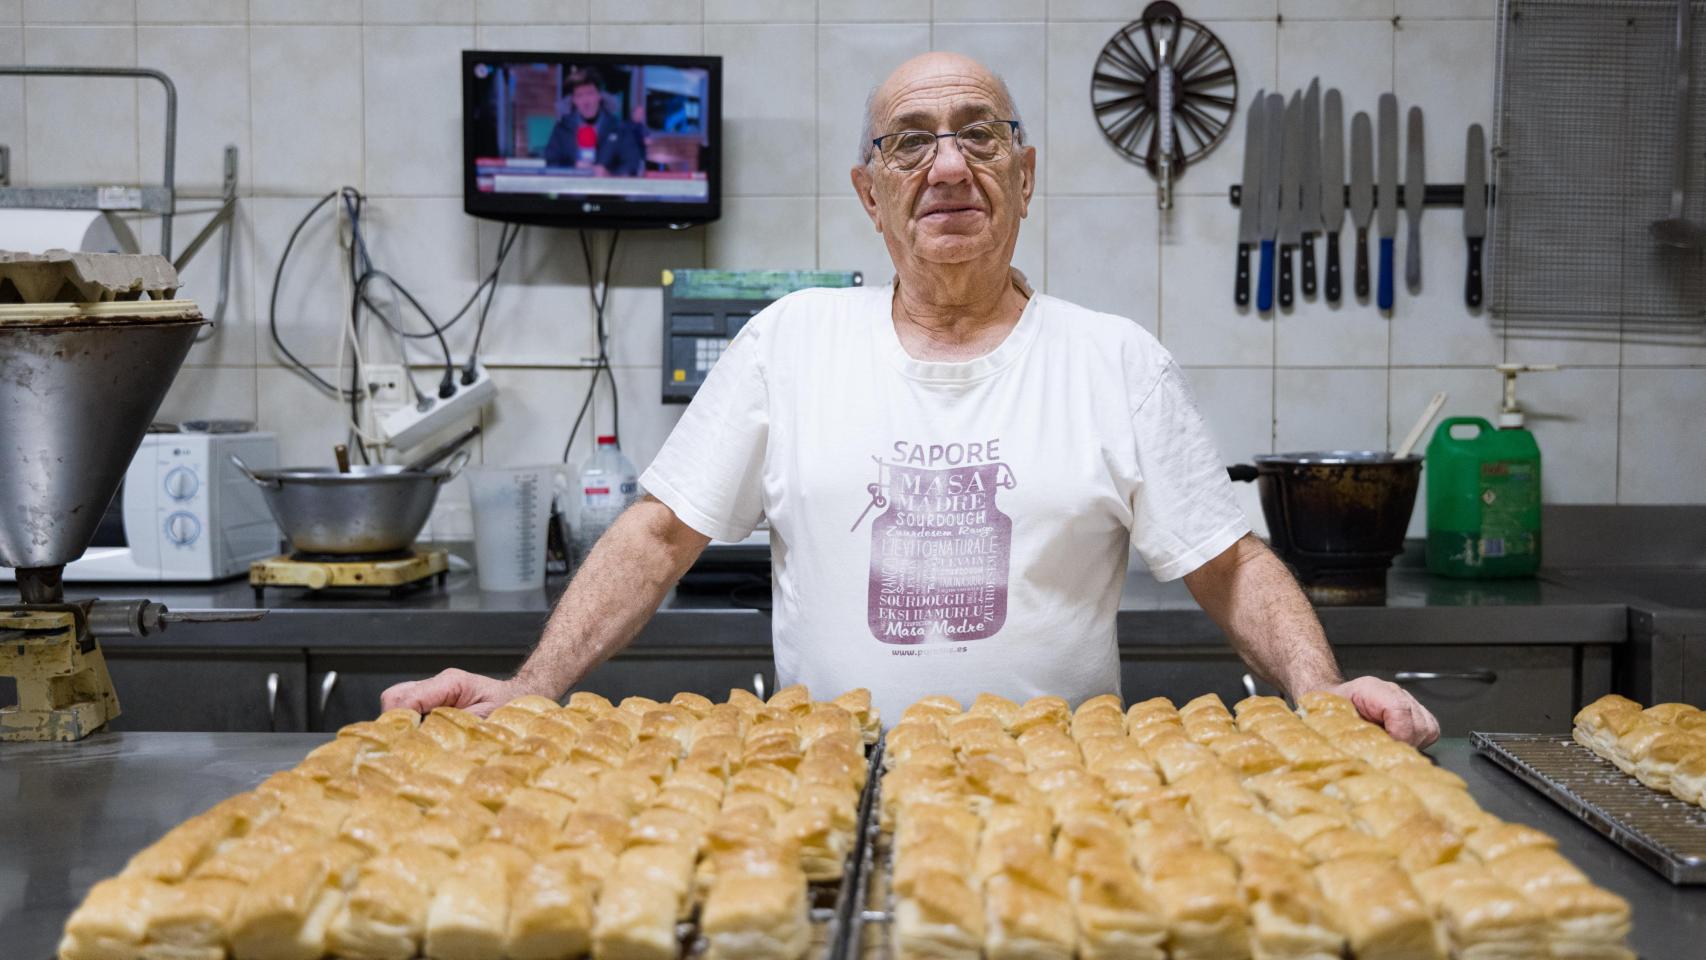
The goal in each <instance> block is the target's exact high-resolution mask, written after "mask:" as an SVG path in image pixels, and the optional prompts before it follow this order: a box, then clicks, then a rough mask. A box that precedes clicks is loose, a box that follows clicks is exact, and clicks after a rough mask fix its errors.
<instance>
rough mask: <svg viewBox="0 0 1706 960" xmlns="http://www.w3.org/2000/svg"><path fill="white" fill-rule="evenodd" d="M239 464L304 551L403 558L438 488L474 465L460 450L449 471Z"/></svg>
mask: <svg viewBox="0 0 1706 960" xmlns="http://www.w3.org/2000/svg"><path fill="white" fill-rule="evenodd" d="M231 461H232V463H234V464H236V465H237V468H238V469H239V470H241V471H243V473H244V474H245V475H247V476H248V478H249V479H250V480H253V481H254V482H255V485H256V486H258V487H260V488H261V492H262V494H263V495H264V496H265V498H266V502H267V509H269V510H271V511H272V515H273V519H275V520H277V521H278V525H279V529H281V530H283V531H284V535H285V537H287V538H289V540H290V545H291V547H292V548H293V549H294V550H295V551H296V552H297V553H299V554H335V555H339V556H345V555H367V554H386V553H395V552H397V551H399V550H407V549H409V548H410V547H411V546H413V545H414V542H415V537H416V536H417V535H419V534H420V532H421V527H424V526H426V522H427V516H428V515H429V514H431V513H432V505H433V502H434V501H436V500H437V499H438V488H439V487H440V486H441V485H443V484H445V483H448V482H449V481H451V480H453V479H455V478H456V475H457V474H458V473H460V472H461V471H462V467H463V465H464V464H466V463H467V462H468V452H467V451H466V450H464V451H461V452H459V453H458V454H457V455H456V456H455V457H453V458H451V460H450V463H449V465H448V466H446V467H442V468H433V469H430V470H412V469H410V468H408V467H400V466H374V467H351V468H350V472H349V473H339V472H338V469H337V468H336V467H281V468H279V469H275V470H251V469H250V468H249V466H248V465H247V464H245V463H243V461H242V460H241V459H240V458H238V457H237V456H235V455H233V456H232V457H231Z"/></svg>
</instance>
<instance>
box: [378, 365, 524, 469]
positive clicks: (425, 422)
mask: <svg viewBox="0 0 1706 960" xmlns="http://www.w3.org/2000/svg"><path fill="white" fill-rule="evenodd" d="M435 385H436V382H435ZM497 392H498V387H497V384H495V383H493V382H492V378H491V377H490V376H489V375H487V373H486V368H485V367H483V366H480V365H479V364H477V363H476V364H475V365H474V382H473V383H467V384H465V383H463V382H462V374H461V371H460V370H458V371H457V374H456V393H455V394H453V395H452V396H450V397H449V398H446V399H440V398H439V397H437V396H436V395H433V396H428V397H427V398H426V409H425V410H422V409H420V408H418V407H416V406H415V405H414V404H412V403H406V404H404V405H403V406H401V407H398V408H397V409H395V410H392V411H390V412H389V413H385V414H383V415H381V416H380V418H379V426H380V428H381V429H383V430H384V431H385V436H386V438H387V439H389V440H390V442H391V446H392V447H394V448H396V449H398V450H407V449H408V448H410V447H413V446H417V445H419V444H421V443H424V442H425V441H426V440H427V439H428V438H429V437H431V436H433V435H434V434H436V433H438V432H440V431H442V430H446V429H448V428H449V427H451V426H453V425H454V424H456V423H458V422H461V421H464V420H467V419H469V418H471V417H473V416H475V415H476V414H478V413H479V412H480V408H481V407H483V406H485V405H486V404H488V403H490V402H491V400H492V398H493V397H494V396H497Z"/></svg>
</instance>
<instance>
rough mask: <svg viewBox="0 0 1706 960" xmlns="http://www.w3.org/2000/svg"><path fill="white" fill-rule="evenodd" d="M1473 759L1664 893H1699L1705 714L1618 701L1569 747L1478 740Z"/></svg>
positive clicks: (1590, 714)
mask: <svg viewBox="0 0 1706 960" xmlns="http://www.w3.org/2000/svg"><path fill="white" fill-rule="evenodd" d="M1473 739H1474V743H1475V747H1476V749H1478V750H1480V751H1481V752H1482V753H1484V754H1486V755H1487V756H1488V757H1490V758H1491V759H1492V760H1493V761H1494V762H1496V763H1498V764H1499V765H1500V766H1503V767H1504V768H1505V769H1507V770H1510V771H1511V772H1513V773H1515V774H1516V775H1517V776H1518V777H1520V778H1521V779H1522V780H1524V781H1526V782H1527V783H1529V784H1530V785H1531V786H1533V787H1535V788H1536V789H1538V790H1539V791H1540V792H1541V793H1542V794H1544V795H1546V796H1547V797H1548V798H1550V799H1551V800H1552V801H1553V802H1555V803H1557V804H1558V805H1559V806H1561V807H1563V808H1564V809H1566V810H1568V811H1570V812H1571V813H1573V814H1575V815H1576V817H1578V818H1579V819H1581V820H1582V821H1583V822H1584V823H1586V824H1588V825H1589V826H1591V827H1593V828H1594V829H1596V830H1598V831H1599V832H1600V833H1603V834H1605V835H1606V836H1607V837H1608V838H1610V839H1611V840H1612V841H1613V842H1614V843H1616V844H1617V845H1618V846H1620V847H1622V848H1623V849H1625V850H1627V851H1629V852H1630V853H1631V854H1634V856H1635V857H1636V859H1638V860H1640V861H1641V862H1642V863H1645V864H1647V865H1648V866H1650V867H1652V868H1653V869H1654V870H1656V871H1658V872H1659V873H1660V874H1662V875H1663V876H1664V877H1665V878H1666V879H1668V880H1670V882H1671V883H1675V884H1698V883H1706V712H1702V711H1701V710H1700V709H1699V708H1698V707H1691V706H1689V705H1687V704H1684V703H1660V704H1655V705H1654V706H1651V707H1646V708H1642V706H1641V705H1640V704H1639V703H1636V702H1635V701H1633V700H1630V699H1627V698H1625V697H1620V696H1616V695H1611V696H1606V697H1601V698H1599V699H1598V700H1596V701H1594V702H1593V703H1590V704H1588V705H1587V706H1586V707H1583V708H1582V710H1581V712H1579V713H1577V714H1576V717H1575V727H1574V729H1573V730H1572V731H1571V735H1570V736H1568V737H1563V736H1555V735H1548V734H1528V733H1477V734H1475V735H1474V738H1473Z"/></svg>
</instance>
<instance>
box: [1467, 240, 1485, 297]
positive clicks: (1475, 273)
mask: <svg viewBox="0 0 1706 960" xmlns="http://www.w3.org/2000/svg"><path fill="white" fill-rule="evenodd" d="M1463 300H1464V302H1465V303H1467V304H1469V305H1470V306H1471V307H1479V306H1480V305H1481V238H1480V237H1470V238H1469V274H1468V276H1466V277H1464V280H1463Z"/></svg>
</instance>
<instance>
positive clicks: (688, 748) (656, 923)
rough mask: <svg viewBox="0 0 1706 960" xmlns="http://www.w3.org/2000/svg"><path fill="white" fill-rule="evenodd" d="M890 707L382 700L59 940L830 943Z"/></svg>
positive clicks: (126, 955) (149, 859) (268, 946)
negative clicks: (482, 712)
mask: <svg viewBox="0 0 1706 960" xmlns="http://www.w3.org/2000/svg"><path fill="white" fill-rule="evenodd" d="M880 730H881V726H880V723H879V720H878V718H877V716H876V713H875V711H874V709H873V708H872V707H871V701H870V695H869V693H868V692H866V691H863V690H856V691H852V692H850V693H847V694H844V695H842V696H840V697H837V698H836V699H835V700H834V701H829V702H815V701H813V700H812V699H811V697H810V696H809V694H808V693H807V692H806V691H805V690H804V689H803V688H800V687H791V688H787V689H784V690H781V691H778V692H777V693H776V694H775V695H774V696H773V697H771V698H770V699H769V700H768V701H765V700H761V699H759V698H758V697H756V696H753V695H752V694H750V693H747V692H745V691H740V690H737V691H732V692H731V693H730V696H729V698H728V699H727V700H726V701H725V702H722V703H713V702H712V701H710V700H709V699H707V698H705V697H702V696H699V695H697V694H690V693H683V694H678V695H677V696H676V697H674V698H673V699H671V700H670V701H669V702H667V703H661V702H658V701H654V700H649V699H645V698H640V697H631V698H629V699H626V700H623V701H622V702H621V703H620V704H619V705H617V704H612V703H611V702H610V701H608V700H606V699H605V698H603V697H600V696H597V695H595V694H590V693H576V694H574V695H573V696H571V697H570V698H569V701H568V704H567V705H566V706H559V705H558V704H557V703H556V702H554V701H551V700H548V699H545V698H543V697H524V698H522V699H519V700H516V701H514V702H512V703H510V704H507V705H505V706H503V707H500V708H499V709H497V710H495V711H493V712H492V714H491V715H490V716H489V717H487V718H485V719H481V718H479V717H476V716H474V715H473V714H471V713H467V712H465V711H462V710H456V709H439V710H434V711H433V712H432V713H431V714H429V715H427V716H426V717H425V718H424V719H423V718H422V717H420V716H419V715H417V714H415V713H413V712H412V711H407V710H393V711H388V712H386V713H385V714H383V715H381V716H380V717H379V718H378V719H376V720H371V721H366V722H362V723H356V724H351V725H350V726H347V727H345V728H343V729H342V730H340V731H339V732H338V735H337V737H336V738H335V739H334V740H332V741H330V742H328V743H326V744H324V745H322V746H320V747H317V748H315V749H314V750H313V751H312V752H310V753H309V754H308V755H307V757H306V758H304V759H303V761H302V762H301V763H299V764H297V766H296V767H295V768H293V769H291V770H286V771H282V772H280V773H277V774H274V775H273V776H271V777H269V778H267V779H266V780H265V781H264V782H263V783H261V784H260V785H259V786H257V787H256V788H255V789H253V790H251V791H248V792H245V793H241V794H238V795H237V796H234V797H231V798H229V799H226V800H224V801H221V802H220V803H218V804H216V805H214V806H213V807H212V808H211V809H209V810H207V811H206V812H204V813H201V814H198V815H197V816H195V817H192V818H190V819H189V820H186V821H185V822H183V823H181V824H179V825H178V826H176V827H174V828H173V829H172V830H170V831H169V832H168V833H166V834H165V836H163V837H161V838H160V839H159V840H158V841H156V842H155V843H153V844H152V845H150V846H148V847H147V848H145V849H143V850H142V851H141V852H139V853H137V854H136V855H135V856H134V857H132V858H131V859H130V861H129V863H128V864H127V865H126V866H125V868H124V869H123V870H122V871H121V872H120V873H119V874H118V875H117V876H115V877H111V878H108V879H105V880H102V881H100V882H98V883H96V884H95V885H94V886H93V887H92V888H91V889H90V891H89V893H88V895H87V897H86V898H85V899H84V901H83V903H82V904H81V905H80V906H79V907H78V908H77V909H76V910H75V911H74V912H73V913H72V915H71V916H70V918H69V919H68V920H67V921H66V926H65V933H64V937H63V939H62V941H61V944H60V948H59V957H60V958H61V960H225V958H233V960H319V958H322V957H346V958H351V960H410V958H419V957H426V958H435V960H563V958H572V957H580V956H586V955H589V954H590V955H591V956H594V957H600V958H604V957H609V958H624V960H654V958H655V960H675V958H679V957H683V956H703V957H706V958H728V957H743V958H744V957H751V958H775V960H796V958H801V957H805V956H808V955H812V954H816V955H819V956H828V955H830V954H831V951H832V950H833V949H834V947H835V945H836V943H837V942H838V941H839V939H840V938H839V937H838V935H837V934H838V929H839V927H840V923H838V920H840V919H841V918H845V916H846V915H847V913H846V911H847V910H848V909H850V906H849V905H850V903H851V900H852V886H853V885H852V884H851V883H846V882H843V871H844V869H845V868H846V865H847V864H857V863H858V860H857V859H856V858H853V857H850V856H849V854H850V853H851V852H852V850H853V848H854V846H855V842H856V839H857V825H858V820H859V817H860V810H861V801H862V799H864V798H865V788H866V786H867V784H868V781H869V780H870V779H871V777H870V767H869V762H868V759H867V752H868V748H869V746H870V745H871V744H872V743H874V742H875V741H876V740H877V738H878V735H879V733H880ZM843 888H845V891H846V892H845V895H842V891H843Z"/></svg>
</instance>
